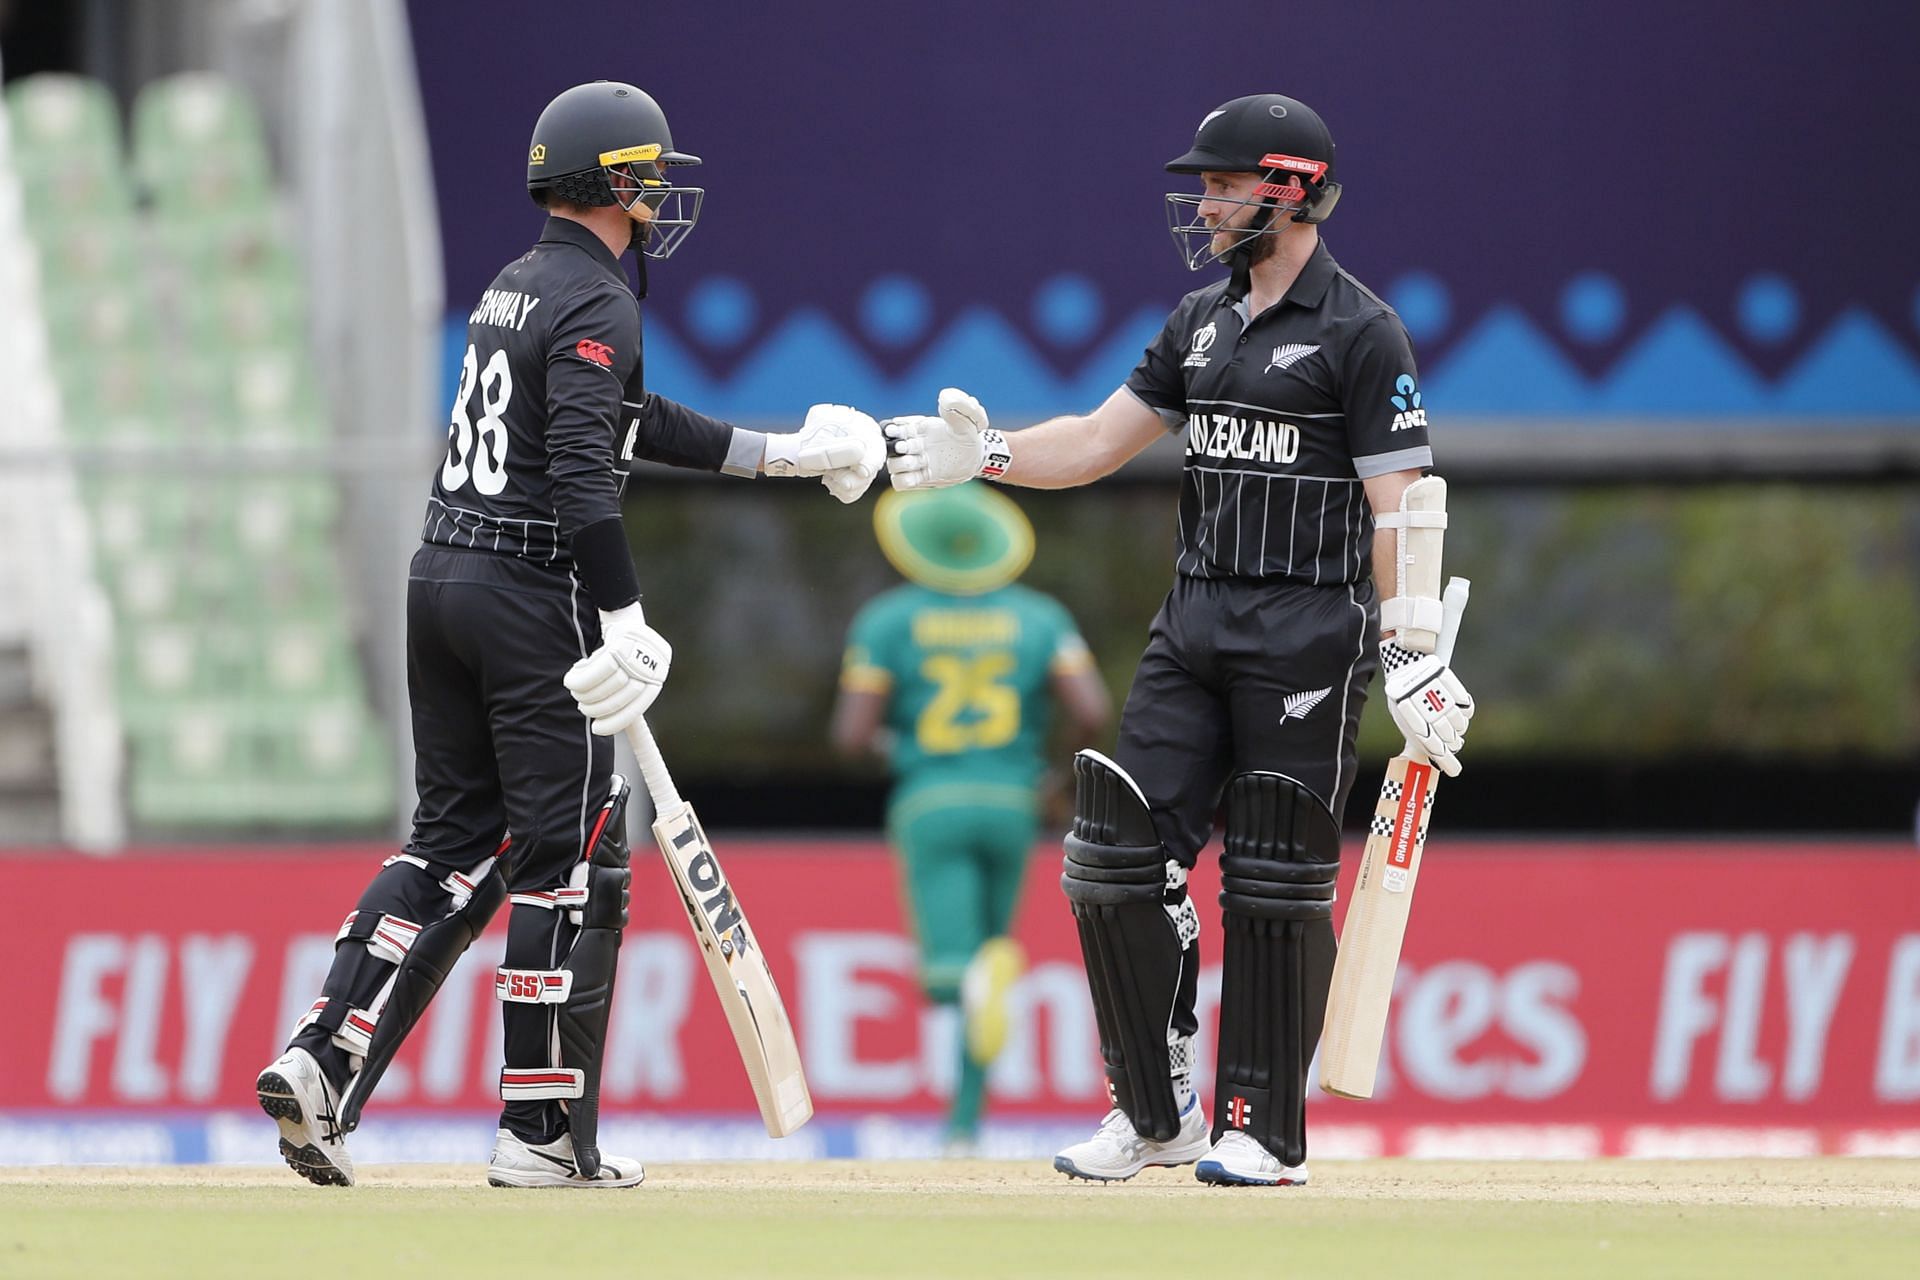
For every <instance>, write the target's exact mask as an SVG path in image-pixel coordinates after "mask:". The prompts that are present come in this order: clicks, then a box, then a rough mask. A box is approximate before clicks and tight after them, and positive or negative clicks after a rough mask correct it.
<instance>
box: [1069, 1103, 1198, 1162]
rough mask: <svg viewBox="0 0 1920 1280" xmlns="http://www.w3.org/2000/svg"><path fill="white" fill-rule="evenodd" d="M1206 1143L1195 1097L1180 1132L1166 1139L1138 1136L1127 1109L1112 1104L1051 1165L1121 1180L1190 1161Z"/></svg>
mask: <svg viewBox="0 0 1920 1280" xmlns="http://www.w3.org/2000/svg"><path fill="white" fill-rule="evenodd" d="M1207 1145H1208V1144H1207V1117H1206V1115H1205V1114H1204V1113H1203V1112H1202V1111H1201V1110H1200V1100H1199V1099H1198V1098H1195V1099H1194V1100H1193V1101H1192V1102H1190V1103H1188V1104H1187V1110H1186V1112H1185V1113H1184V1114H1183V1115H1182V1116H1181V1117H1180V1132H1178V1133H1176V1134H1174V1135H1173V1137H1172V1138H1171V1139H1170V1140H1168V1141H1166V1142H1155V1141H1154V1140H1153V1139H1151V1138H1143V1137H1141V1136H1140V1134H1139V1133H1138V1132H1137V1131H1135V1129H1134V1127H1133V1121H1131V1120H1129V1119H1127V1113H1126V1112H1124V1111H1122V1110H1120V1108H1118V1107H1115V1108H1114V1109H1113V1110H1111V1111H1109V1112H1107V1118H1106V1119H1105V1120H1102V1121H1101V1122H1100V1128H1099V1130H1098V1131H1097V1132H1095V1133H1094V1135H1093V1136H1092V1137H1091V1138H1088V1139H1087V1140H1086V1141H1085V1142H1076V1143H1074V1144H1073V1145H1072V1146H1070V1147H1068V1148H1067V1149H1066V1150H1065V1151H1062V1152H1061V1153H1060V1154H1059V1155H1057V1156H1055V1157H1054V1158H1053V1167H1054V1168H1055V1169H1058V1170H1059V1171H1060V1172H1061V1173H1064V1174H1066V1175H1067V1176H1068V1177H1069V1178H1085V1179H1087V1180H1088V1181H1089V1182H1124V1181H1125V1180H1126V1179H1128V1178H1131V1177H1132V1176H1133V1175H1134V1174H1136V1173H1138V1172H1140V1171H1141V1170H1142V1169H1149V1168H1153V1167H1155V1166H1169V1165H1176V1164H1192V1163H1193V1162H1194V1161H1195V1160H1198V1159H1199V1158H1200V1157H1201V1156H1204V1155H1206V1154H1207Z"/></svg>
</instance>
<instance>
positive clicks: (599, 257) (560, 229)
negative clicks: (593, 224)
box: [540, 215, 627, 284]
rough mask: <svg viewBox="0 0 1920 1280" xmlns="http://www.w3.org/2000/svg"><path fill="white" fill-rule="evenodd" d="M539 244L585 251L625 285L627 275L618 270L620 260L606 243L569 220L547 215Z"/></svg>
mask: <svg viewBox="0 0 1920 1280" xmlns="http://www.w3.org/2000/svg"><path fill="white" fill-rule="evenodd" d="M540 243H541V244H570V245H575V246H577V247H579V248H581V249H585V250H586V251H587V254H588V256H590V257H591V258H593V260H594V261H595V262H598V263H599V264H600V265H601V266H603V267H605V268H606V269H607V270H608V271H610V272H612V273H613V274H614V276H615V277H617V278H618V279H619V280H620V282H621V283H622V284H625V283H626V280H627V273H626V272H624V271H622V270H621V269H620V259H618V258H616V257H614V256H613V253H612V251H611V250H609V249H608V248H607V242H606V241H605V240H602V239H601V238H600V237H599V236H597V235H595V234H594V233H593V232H591V231H589V230H587V228H586V227H584V226H582V225H581V224H580V223H578V222H575V221H574V220H573V219H571V218H555V217H553V216H551V215H549V216H548V218H547V225H546V226H544V227H542V228H541V229H540Z"/></svg>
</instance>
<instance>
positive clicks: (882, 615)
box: [833, 484, 1112, 1151]
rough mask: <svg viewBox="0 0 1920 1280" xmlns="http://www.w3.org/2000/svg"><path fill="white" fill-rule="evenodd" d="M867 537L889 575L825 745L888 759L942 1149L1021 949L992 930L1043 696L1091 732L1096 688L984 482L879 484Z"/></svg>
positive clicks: (1018, 867) (991, 1052)
mask: <svg viewBox="0 0 1920 1280" xmlns="http://www.w3.org/2000/svg"><path fill="white" fill-rule="evenodd" d="M874 526H875V531H876V532H877V533H878V535H879V538H880V548H881V550H882V551H883V552H885V553H886V556H887V559H888V560H890V561H891V562H892V563H893V566H894V568H896V569H898V570H899V571H900V572H901V574H903V575H904V576H905V577H906V578H908V579H909V584H908V585H906V586H901V587H896V588H894V589H893V590H891V591H888V592H886V593H885V594H883V595H881V596H879V597H877V598H875V599H874V600H871V601H869V602H868V603H867V605H866V607H865V608H863V609H862V610H861V611H860V613H859V615H858V616H856V617H855V618H854V620H853V626H852V629H851V631H850V632H849V634H848V637H847V651H846V659H845V662H844V665H843V666H842V668H841V674H840V700H839V704H838V706H837V707H836V708H835V710H834V722H833V736H834V742H835V744H836V745H837V746H838V747H839V748H840V749H841V750H842V751H843V752H846V753H848V754H860V753H863V752H877V753H879V754H881V755H884V756H885V757H886V759H887V762H888V764H889V766H890V768H891V770H892V773H893V777H894V787H893V794H892V798H891V801H890V802H889V804H888V809H887V832H888V836H889V838H890V839H891V841H892V843H893V847H894V849H895V850H896V851H897V852H898V853H899V855H900V859H901V863H902V867H903V869H904V871H905V883H906V891H907V907H908V910H909V912H910V914H911V916H912V920H913V926H914V931H915V934H916V936H917V938H918V941H919V945H920V958H921V970H920V980H921V986H922V988H923V989H924V990H925V991H926V994H927V998H928V999H929V1000H932V1001H934V1002H935V1003H937V1004H942V1005H954V1006H959V1007H960V1009H961V1011H962V1013H963V1015H964V1018H965V1035H964V1037H963V1045H962V1048H961V1053H960V1070H959V1076H958V1078H957V1081H956V1083H955V1088H954V1098H953V1108H952V1111H951V1113H950V1114H949V1116H948V1121H947V1144H948V1148H949V1149H950V1150H956V1151H965V1150H970V1149H971V1148H972V1147H973V1144H974V1142H975V1140H976V1137H977V1134H978V1130H979V1124H980V1113H981V1110H982V1103H983V1100H984V1095H985V1091H986V1075H987V1067H988V1065H989V1064H990V1063H991V1062H992V1061H993V1059H994V1057H995V1055H996V1054H998V1053H999V1051H1000V1047H1001V1045H1002V1043H1003V1042H1004V1041H1005V1039H1006V1031H1007V1015H1006V1007H1005V1000H1006V995H1007V990H1008V988H1009V987H1010V986H1011V985H1012V984H1013V981H1014V980H1015V979H1016V978H1017V977H1018V976H1019V974H1020V970H1021V968H1022V967H1023V963H1024V960H1023V957H1022V955H1021V952H1020V948H1019V945H1018V944H1017V943H1015V942H1014V941H1013V939H1012V938H1010V937H1008V936H1007V930H1008V927H1009V925H1010V924H1011V922H1012V920H1013V911H1014V906H1015V903H1016V901H1017V899H1018V896H1019V892H1020V884H1021V881H1022V879H1023V878H1024V877H1025V873H1026V866H1027V858H1028V855H1029V854H1030V853H1031V851H1032V849H1033V843H1034V837H1035V826H1036V823H1037V821H1038V809H1039V799H1038V790H1039V783H1040V778H1041V775H1042V774H1043V773H1044V772H1045V769H1046V754H1047V738H1048V733H1049V730H1050V728H1051V726H1052V721H1053V711H1054V704H1055V702H1058V703H1059V704H1060V706H1061V708H1062V709H1064V710H1065V712H1066V713H1067V715H1068V716H1069V717H1070V718H1071V719H1072V720H1073V722H1074V723H1073V726H1072V727H1073V730H1074V732H1075V733H1076V734H1077V735H1079V737H1078V738H1076V739H1075V740H1076V741H1078V740H1080V739H1082V738H1086V737H1089V736H1092V735H1095V734H1098V733H1100V732H1102V731H1104V729H1105V727H1106V724H1107V721H1108V719H1109V717H1110V716H1111V714H1112V703H1111V701H1110V699H1109V698H1108V695H1107V690H1106V686H1105V685H1104V684H1102V683H1101V681H1100V676H1099V673H1098V671H1097V670H1095V668H1094V665H1093V658H1092V655H1091V654H1089V653H1088V651H1087V646H1086V642H1085V641H1083V640H1082V639H1081V638H1080V632H1079V629H1078V628H1076V627H1075V626H1074V623H1073V618H1072V617H1071V616H1070V615H1069V614H1068V613H1067V611H1066V609H1065V608H1064V607H1063V606H1062V605H1061V604H1060V603H1059V602H1058V601H1057V600H1054V599H1053V598H1052V597H1050V596H1046V595H1042V594H1041V593H1040V592H1038V591H1032V590H1029V589H1028V588H1026V587H1022V586H1017V585H1015V582H1014V580H1015V579H1016V578H1018V577H1019V576H1020V574H1021V573H1022V572H1024V571H1025V570H1026V567H1027V565H1028V563H1029V562H1030V561H1031V560H1032V559H1033V526H1032V525H1031V524H1029V523H1028V522H1027V518H1026V516H1025V515H1023V514H1022V513H1021V511H1020V508H1019V507H1017V506H1015V505H1014V503H1013V502H1012V500H1011V499H1009V498H1007V497H1006V496H1005V495H1003V494H1000V493H997V492H995V491H993V490H990V489H988V488H987V487H986V486H985V485H978V484H969V485H962V486H959V487H957V488H951V489H940V490H929V491H926V492H921V493H888V494H885V495H884V496H882V498H881V499H880V502H879V504H878V505H877V506H876V508H875V511H874Z"/></svg>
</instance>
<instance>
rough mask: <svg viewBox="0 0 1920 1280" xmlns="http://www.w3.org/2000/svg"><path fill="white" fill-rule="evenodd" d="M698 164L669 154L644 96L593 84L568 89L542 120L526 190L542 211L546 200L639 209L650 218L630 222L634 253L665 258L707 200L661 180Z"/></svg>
mask: <svg viewBox="0 0 1920 1280" xmlns="http://www.w3.org/2000/svg"><path fill="white" fill-rule="evenodd" d="M699 163H700V157H699V156H695V155H688V154H687V153H685V152H683V151H678V150H675V149H674V145H673V134H672V133H671V132H670V131H669V130H668V128H667V115H666V112H664V111H662V110H661V109H660V104H659V103H657V102H655V101H654V100H653V99H652V98H651V97H650V96H648V95H647V94H646V93H645V92H644V91H643V90H641V89H639V88H636V87H635V86H633V85H630V84H622V83H620V82H619V81H617V80H595V81H593V82H592V83H590V84H578V85H575V86H574V87H573V88H571V89H568V90H567V91H566V92H565V93H563V94H561V95H560V96H559V97H557V98H555V99H554V100H553V101H552V102H549V103H548V104H547V108H546V110H544V111H542V112H541V113H540V119H539V120H538V121H537V122H536V123H535V124H534V126H533V137H532V139H531V140H530V141H529V142H528V145H527V191H528V193H529V194H530V195H532V196H533V198H534V203H536V204H540V205H541V206H542V207H543V208H544V207H545V204H544V200H545V198H546V197H547V196H549V195H551V196H554V197H558V198H559V199H562V200H567V201H571V202H572V203H574V204H582V205H586V206H588V207H590V208H600V207H604V206H607V205H616V204H617V205H619V206H620V207H621V208H622V209H626V210H629V211H631V210H632V209H633V208H634V207H635V206H636V205H642V204H643V205H645V206H646V207H647V208H648V209H649V210H651V211H652V212H651V216H650V217H649V218H647V219H646V220H645V222H644V223H642V222H640V221H637V220H636V222H635V225H634V235H633V244H634V247H635V248H638V249H640V250H641V251H642V252H643V253H645V254H646V255H647V256H648V257H649V258H665V257H667V256H669V255H670V254H672V253H673V251H674V250H675V249H677V248H679V247H680V244H681V242H682V241H684V240H685V239H686V238H687V236H688V234H689V233H691V232H692V231H693V226H694V223H696V222H698V221H699V219H700V205H701V202H702V201H703V200H704V199H705V197H706V194H707V193H706V191H705V190H704V189H703V188H701V187H681V186H675V185H674V184H673V182H672V181H671V180H670V179H669V178H668V176H667V174H668V172H669V170H671V169H672V168H674V167H677V166H685V165H696V164H699Z"/></svg>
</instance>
